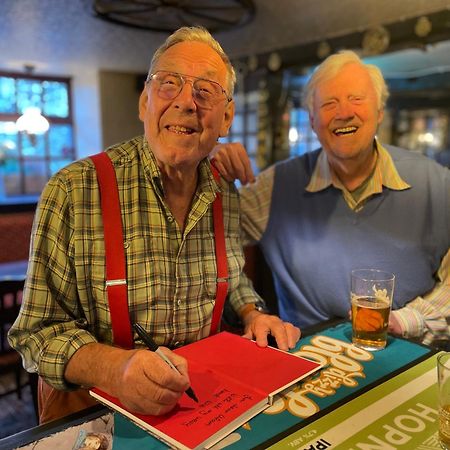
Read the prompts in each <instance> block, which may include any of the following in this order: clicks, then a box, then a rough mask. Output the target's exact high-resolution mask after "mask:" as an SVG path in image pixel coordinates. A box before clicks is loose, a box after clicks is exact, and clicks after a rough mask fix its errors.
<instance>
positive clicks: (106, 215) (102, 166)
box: [91, 152, 228, 349]
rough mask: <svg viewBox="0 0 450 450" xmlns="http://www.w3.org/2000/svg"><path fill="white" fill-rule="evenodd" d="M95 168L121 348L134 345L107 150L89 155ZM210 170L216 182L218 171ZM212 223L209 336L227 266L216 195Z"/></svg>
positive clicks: (221, 298) (116, 335)
mask: <svg viewBox="0 0 450 450" xmlns="http://www.w3.org/2000/svg"><path fill="white" fill-rule="evenodd" d="M91 159H92V161H93V163H94V165H95V168H96V171H97V179H98V184H99V187H100V198H101V208H102V218H103V229H104V239H105V259H106V289H107V292H108V304H109V310H110V314H111V325H112V329H113V340H114V344H116V345H118V346H120V347H123V348H128V349H129V348H133V333H132V331H131V323H130V316H129V312H128V295H127V277H126V259H125V250H124V246H123V228H122V218H121V214H120V200H119V191H118V188H117V180H116V174H115V171H114V166H113V164H112V162H111V160H110V158H109V157H108V155H107V153H105V152H101V153H98V154H97V155H94V156H91ZM211 167H212V171H213V174H214V178H215V179H216V181H219V173H218V171H217V169H216V168H215V167H214V166H211ZM213 222H214V236H215V249H216V264H217V290H216V301H215V305H214V311H213V316H212V321H211V330H210V335H212V334H215V333H217V331H218V329H219V324H220V319H221V317H222V311H223V305H224V303H225V298H226V296H227V291H228V266H227V253H226V245H225V233H224V226H223V213H222V198H221V196H220V194H217V196H216V199H215V200H214V203H213Z"/></svg>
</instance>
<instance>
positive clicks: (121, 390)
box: [115, 347, 190, 415]
mask: <svg viewBox="0 0 450 450" xmlns="http://www.w3.org/2000/svg"><path fill="white" fill-rule="evenodd" d="M160 349H161V350H162V351H164V353H165V354H166V355H167V357H168V358H169V359H170V360H171V361H172V363H173V364H174V365H175V366H176V367H177V369H178V371H179V372H180V373H179V374H178V373H177V372H176V371H175V370H173V369H172V368H170V367H169V365H168V364H167V363H166V362H165V361H163V360H162V359H161V358H160V357H159V356H158V355H157V354H156V353H153V352H150V351H148V350H138V351H137V352H135V353H133V355H132V356H131V358H129V359H128V361H126V363H125V364H124V365H123V367H122V371H120V372H119V373H118V383H117V387H116V393H115V395H116V396H117V397H118V398H119V400H120V401H121V402H122V403H123V404H124V405H125V406H126V407H127V408H128V409H130V410H131V411H134V412H138V413H143V414H152V415H160V414H165V413H167V412H169V411H170V410H171V409H173V408H174V406H175V405H176V404H177V402H178V400H179V399H180V397H181V396H182V395H183V394H184V392H185V391H186V389H187V388H188V387H189V385H190V383H189V377H188V375H187V363H186V361H185V360H184V358H181V357H180V356H178V355H176V354H175V353H173V352H171V351H170V350H169V349H167V348H164V347H160Z"/></svg>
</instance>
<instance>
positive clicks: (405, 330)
mask: <svg viewBox="0 0 450 450" xmlns="http://www.w3.org/2000/svg"><path fill="white" fill-rule="evenodd" d="M391 314H392V315H393V316H394V317H395V318H396V319H397V321H398V323H399V325H400V329H401V335H402V337H404V338H413V337H419V338H420V337H422V336H423V335H424V333H425V331H426V325H425V321H424V319H423V316H422V314H420V313H419V312H417V311H415V310H414V309H412V308H407V307H406V308H401V309H397V310H396V311H391Z"/></svg>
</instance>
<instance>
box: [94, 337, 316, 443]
mask: <svg viewBox="0 0 450 450" xmlns="http://www.w3.org/2000/svg"><path fill="white" fill-rule="evenodd" d="M175 353H177V354H179V355H181V356H183V357H185V358H186V359H187V361H188V364H189V377H190V380H191V386H192V389H193V390H194V391H195V394H196V395H197V397H198V400H199V403H195V402H194V401H193V400H192V399H190V398H189V397H188V396H187V395H183V396H182V397H181V399H180V401H179V403H178V405H177V406H176V407H175V408H174V409H173V410H172V411H171V412H170V413H168V414H165V415H163V416H149V415H143V414H135V413H132V412H130V411H128V410H127V409H126V408H125V407H124V406H123V405H122V404H121V403H120V402H119V400H118V399H117V398H115V397H113V396H110V395H108V394H107V393H105V392H103V391H101V390H100V389H97V388H94V389H92V390H91V391H90V393H91V395H92V396H93V397H95V398H96V399H97V400H99V401H100V402H101V403H104V404H105V405H107V406H109V407H110V408H113V409H114V410H116V411H118V412H120V413H122V414H124V415H125V416H126V417H128V418H129V419H131V420H132V421H133V422H134V423H136V424H137V425H139V426H140V427H142V428H143V429H145V430H146V431H148V432H149V433H151V434H152V435H153V436H155V437H157V438H158V439H160V440H161V441H163V442H165V443H166V444H168V445H169V446H170V447H173V448H178V449H199V448H209V447H211V446H212V445H214V444H215V443H217V442H218V441H220V440H221V439H223V438H224V437H225V436H226V435H228V434H229V433H231V432H232V431H233V430H235V429H236V428H238V427H239V426H241V425H243V424H244V423H245V422H247V421H248V420H250V419H251V418H252V417H254V416H255V415H256V414H258V413H260V412H261V411H263V410H264V409H266V408H267V407H268V406H270V405H271V404H272V402H273V397H274V395H276V394H278V393H280V392H282V391H284V390H285V389H287V388H289V387H291V386H292V385H293V384H295V383H296V382H298V381H299V380H301V379H302V378H304V377H306V376H308V375H310V374H311V373H313V372H315V371H316V370H317V369H319V368H320V364H318V363H317V362H314V361H310V360H308V359H305V358H301V357H298V356H296V355H294V354H291V353H287V352H283V351H281V350H278V349H275V348H273V347H265V348H261V347H258V346H257V345H256V343H255V342H254V341H250V340H248V339H245V338H243V337H240V336H237V335H235V334H231V333H227V332H222V333H219V334H216V335H214V336H211V337H208V338H206V339H202V340H200V341H198V342H194V343H193V344H189V345H186V346H185V347H181V348H178V349H176V350H175Z"/></svg>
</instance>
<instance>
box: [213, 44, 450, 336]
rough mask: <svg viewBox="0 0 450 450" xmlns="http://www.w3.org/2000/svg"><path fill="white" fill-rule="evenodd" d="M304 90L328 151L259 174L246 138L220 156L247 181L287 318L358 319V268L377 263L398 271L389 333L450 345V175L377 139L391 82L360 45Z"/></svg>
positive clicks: (246, 204)
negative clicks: (352, 312) (353, 285)
mask: <svg viewBox="0 0 450 450" xmlns="http://www.w3.org/2000/svg"><path fill="white" fill-rule="evenodd" d="M304 94H305V96H304V100H305V106H306V107H307V109H308V111H309V117H310V123H311V126H312V128H313V130H314V132H315V133H316V134H317V137H318V139H319V141H320V143H321V145H322V147H321V148H320V149H318V150H316V151H314V152H312V153H308V154H306V155H303V156H300V157H297V158H291V159H289V160H286V161H282V162H280V163H277V164H275V165H274V166H271V167H269V168H268V169H266V170H265V171H263V172H262V173H261V174H260V175H259V176H258V177H257V178H256V180H255V179H254V176H253V173H252V169H251V166H250V162H249V160H248V157H247V155H246V152H245V149H244V148H243V147H242V145H240V144H237V143H234V144H224V145H219V146H217V147H216V149H215V154H214V157H215V160H216V164H217V166H218V168H219V170H221V172H222V174H223V175H224V176H225V178H227V179H229V180H231V179H236V178H238V179H240V181H241V182H242V183H243V184H244V185H245V186H244V187H243V188H241V190H240V194H241V210H242V228H243V232H244V235H245V242H246V243H247V244H251V243H258V244H259V246H260V247H261V249H262V251H263V253H264V256H265V258H266V260H267V262H268V264H269V266H270V268H271V270H272V273H273V278H274V283H275V290H276V293H277V298H278V306H279V310H280V316H281V318H282V319H283V320H289V321H291V322H293V323H294V324H296V325H297V326H300V327H305V326H309V325H312V324H315V323H318V322H320V321H323V320H326V319H330V318H333V317H347V314H348V311H349V309H350V298H349V283H350V271H351V270H352V269H357V268H378V269H383V270H386V271H389V272H393V273H395V275H396V286H395V293H394V300H393V310H394V311H393V313H392V314H391V317H390V324H389V327H390V331H391V332H392V333H395V334H397V335H401V336H404V337H416V338H420V339H421V340H422V341H423V342H424V343H427V344H430V343H431V342H433V341H434V342H435V343H436V342H439V343H441V344H442V343H444V345H448V339H449V325H448V323H447V320H448V318H449V316H450V276H449V265H450V261H449V260H450V256H449V243H450V171H449V170H448V169H447V168H445V167H443V166H440V165H439V164H437V163H435V162H434V161H432V160H430V159H428V158H426V157H424V156H422V155H418V154H415V153H413V152H411V151H408V150H403V149H399V148H395V147H392V146H389V145H382V144H381V143H380V142H379V141H378V140H377V138H376V132H377V128H378V125H379V124H380V123H381V121H382V119H383V113H384V106H385V104H386V100H387V97H388V90H387V87H386V84H385V81H384V79H383V76H382V74H381V71H380V70H379V69H378V68H377V67H375V66H373V65H367V64H364V63H363V61H362V60H361V59H360V58H359V57H358V56H357V55H356V54H355V53H353V52H351V51H343V52H340V53H338V54H335V55H332V56H330V57H328V58H327V59H326V60H325V61H324V62H323V63H322V64H321V65H320V66H319V67H318V68H317V69H316V70H315V72H314V73H313V75H312V77H311V78H310V80H309V82H308V84H307V86H306V89H305V93H304ZM249 181H250V182H251V183H250V184H247V183H248V182H249ZM445 343H446V344H445Z"/></svg>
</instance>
